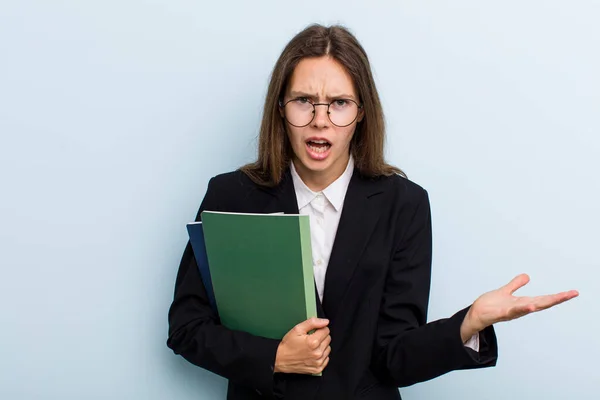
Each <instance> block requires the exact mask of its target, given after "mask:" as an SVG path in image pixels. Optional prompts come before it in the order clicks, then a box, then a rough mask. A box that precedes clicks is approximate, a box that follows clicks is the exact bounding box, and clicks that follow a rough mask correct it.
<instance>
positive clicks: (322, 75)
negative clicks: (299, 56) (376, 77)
mask: <svg viewBox="0 0 600 400" xmlns="http://www.w3.org/2000/svg"><path fill="white" fill-rule="evenodd" d="M287 91H288V92H290V91H296V92H305V93H310V94H318V95H330V94H335V93H346V94H350V95H354V96H355V95H356V92H355V88H354V82H353V81H352V77H351V76H350V74H348V72H347V71H346V69H345V68H344V67H343V66H342V64H340V63H339V62H338V61H336V60H335V59H333V58H331V57H328V56H324V57H318V58H304V59H303V60H301V61H300V62H299V63H298V65H297V66H296V68H295V69H294V72H293V73H292V76H291V77H290V81H289V84H288V87H287Z"/></svg>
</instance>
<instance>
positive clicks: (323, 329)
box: [275, 318, 331, 374]
mask: <svg viewBox="0 0 600 400" xmlns="http://www.w3.org/2000/svg"><path fill="white" fill-rule="evenodd" d="M327 325H329V320H326V319H320V318H310V319H307V320H306V321H304V322H301V323H299V324H298V325H296V326H295V327H293V328H292V329H291V330H290V331H289V332H288V333H286V335H285V336H284V337H283V339H282V340H281V343H280V344H279V347H278V348H277V356H276V359H275V372H283V373H288V374H291V373H293V374H319V373H321V372H322V371H323V370H324V369H325V367H326V366H327V364H328V363H329V353H330V352H331V346H330V343H331V336H329V328H328V327H327ZM312 330H315V331H314V332H313V333H312V334H310V335H309V334H308V332H310V331H312Z"/></svg>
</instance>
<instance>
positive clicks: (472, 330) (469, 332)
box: [460, 307, 484, 343]
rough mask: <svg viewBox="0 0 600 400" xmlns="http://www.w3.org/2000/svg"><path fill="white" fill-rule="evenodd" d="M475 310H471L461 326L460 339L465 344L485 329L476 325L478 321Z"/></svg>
mask: <svg viewBox="0 0 600 400" xmlns="http://www.w3.org/2000/svg"><path fill="white" fill-rule="evenodd" d="M472 310H473V308H472V307H471V308H469V311H467V314H466V315H465V318H464V319H463V322H462V324H461V325H460V337H461V339H462V341H463V343H466V342H467V341H468V340H469V339H471V337H473V335H475V334H476V333H478V332H480V331H482V330H483V328H484V327H480V326H479V325H478V324H477V323H476V319H475V318H474V317H473V313H472Z"/></svg>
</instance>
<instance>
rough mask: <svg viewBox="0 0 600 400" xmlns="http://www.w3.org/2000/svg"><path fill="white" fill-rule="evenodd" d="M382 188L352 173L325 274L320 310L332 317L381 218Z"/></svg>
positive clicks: (355, 172) (373, 181)
mask: <svg viewBox="0 0 600 400" xmlns="http://www.w3.org/2000/svg"><path fill="white" fill-rule="evenodd" d="M382 192H383V189H382V186H381V185H379V184H378V181H377V180H369V179H367V178H364V177H361V176H360V173H359V171H358V169H355V170H354V174H353V175H352V179H351V180H350V184H349V186H348V191H347V192H346V197H345V199H344V207H343V209H342V215H341V216H340V222H339V225H338V229H337V233H336V236H335V240H334V243H333V248H332V251H331V256H330V258H329V265H328V266H327V273H326V275H325V292H324V294H323V309H324V312H325V314H326V315H327V317H328V318H333V317H335V315H336V313H337V311H338V308H339V306H340V304H341V301H342V299H343V297H344V294H345V292H346V289H347V287H348V284H349V282H350V280H351V279H352V275H353V274H354V270H355V268H356V266H357V264H358V261H359V259H360V256H361V254H362V252H363V251H364V248H365V246H366V244H367V242H368V240H369V237H370V236H371V234H372V232H373V229H374V228H375V225H376V224H377V221H378V220H379V218H380V216H381V208H382V207H381V205H380V203H381V199H382V198H383V196H377V195H378V194H380V193H382Z"/></svg>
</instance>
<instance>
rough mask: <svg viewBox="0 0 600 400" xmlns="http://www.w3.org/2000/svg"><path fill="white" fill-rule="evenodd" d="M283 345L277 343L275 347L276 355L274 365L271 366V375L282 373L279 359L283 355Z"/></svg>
mask: <svg viewBox="0 0 600 400" xmlns="http://www.w3.org/2000/svg"><path fill="white" fill-rule="evenodd" d="M282 347H283V343H281V342H280V343H279V346H277V353H276V354H275V365H274V366H273V373H278V372H283V371H282V369H281V358H282V353H283V349H282Z"/></svg>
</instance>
